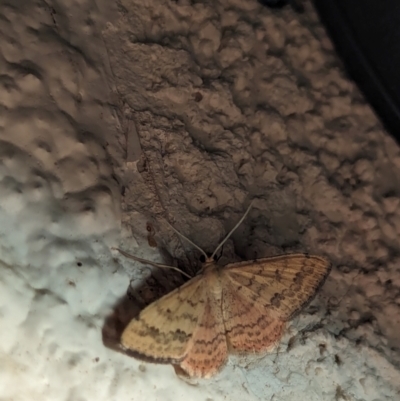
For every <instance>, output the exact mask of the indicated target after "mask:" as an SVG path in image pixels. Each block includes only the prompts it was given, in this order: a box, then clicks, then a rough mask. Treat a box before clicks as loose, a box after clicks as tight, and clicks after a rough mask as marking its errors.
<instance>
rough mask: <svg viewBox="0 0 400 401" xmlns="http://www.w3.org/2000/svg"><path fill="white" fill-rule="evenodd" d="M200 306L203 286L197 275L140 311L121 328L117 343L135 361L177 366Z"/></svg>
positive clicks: (183, 355)
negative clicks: (122, 329) (122, 330)
mask: <svg viewBox="0 0 400 401" xmlns="http://www.w3.org/2000/svg"><path fill="white" fill-rule="evenodd" d="M204 307H205V287H204V282H203V280H202V276H201V275H200V276H196V277H194V278H192V279H191V280H189V281H188V282H187V283H185V284H184V285H183V286H181V287H179V288H177V289H176V290H174V291H172V292H170V293H169V294H167V295H165V296H164V297H162V298H160V299H159V300H157V301H155V302H153V303H152V304H150V305H149V306H147V307H146V308H145V309H143V310H142V312H141V313H140V314H139V316H138V317H137V318H135V319H132V320H131V322H130V323H129V324H128V326H127V327H126V328H125V330H124V332H123V333H122V336H121V344H122V346H123V347H124V348H126V349H127V350H128V353H129V354H131V355H132V356H134V357H136V358H138V359H142V360H145V361H148V362H156V363H180V361H181V360H182V359H183V358H184V357H185V356H186V354H187V347H188V344H189V342H190V340H191V338H192V336H193V333H194V331H195V329H196V327H197V325H198V323H199V320H200V319H201V318H202V317H203V314H204Z"/></svg>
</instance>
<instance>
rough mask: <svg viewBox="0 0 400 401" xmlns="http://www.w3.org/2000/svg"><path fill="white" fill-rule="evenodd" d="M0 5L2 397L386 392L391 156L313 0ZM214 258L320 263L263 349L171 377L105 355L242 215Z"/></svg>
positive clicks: (395, 315)
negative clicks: (208, 369)
mask: <svg viewBox="0 0 400 401" xmlns="http://www.w3.org/2000/svg"><path fill="white" fill-rule="evenodd" d="M304 4H305V12H304V13H303V14H296V13H295V12H294V11H293V10H292V9H291V8H290V7H287V8H284V9H282V10H270V9H268V8H265V7H262V6H261V5H260V4H259V3H258V2H257V1H254V0H249V1H239V0H218V1H213V2H192V1H185V0H181V1H156V0H148V1H138V0H117V1H115V2H108V1H106V0H96V1H95V0H68V1H46V2H45V1H41V0H33V1H30V2H24V1H11V0H5V1H3V2H1V4H0V35H1V39H0V41H1V42H0V44H1V45H0V86H1V91H0V324H1V330H0V400H7V401H8V400H16V401H25V400H60V401H61V400H62V401H64V400H68V401H70V400H71V401H72V400H74V401H75V400H79V401H81V400H99V401H101V400H120V401H123V400H134V401H136V400H137V401H141V400H149V401H150V400H151V401H153V400H166V401H169V400H174V401H177V400H178V401H179V400H185V401H186V400H207V401H217V400H235V401H236V400H249V401H252V400H273V401H278V400H279V401H281V400H283V401H286V400H287V401H292V400H302V399H307V400H310V401H312V400H346V401H348V400H357V401H358V400H360V401H361V400H367V401H378V400H379V401H380V400H396V399H399V397H400V384H399V383H400V341H399V334H398V333H399V332H400V274H399V273H400V256H399V255H400V253H399V250H400V239H399V238H400V235H399V234H400V204H399V203H400V199H399V195H400V151H399V146H398V145H397V144H396V142H395V141H394V140H393V139H392V137H391V136H390V135H389V134H388V133H387V132H385V130H384V129H383V127H382V125H381V123H380V122H379V120H378V119H377V117H376V116H375V115H374V113H373V111H372V110H371V108H370V106H369V105H368V104H367V103H366V101H365V99H364V98H363V96H362V95H361V93H360V91H359V90H358V89H357V87H356V86H355V84H354V83H353V82H352V81H351V80H350V79H349V78H348V76H347V74H346V72H345V71H344V69H343V66H342V64H341V62H340V60H339V59H338V57H337V55H336V53H335V50H334V48H333V46H332V44H331V42H330V40H329V39H328V37H327V35H326V33H325V31H324V29H323V27H322V26H321V24H320V22H319V19H318V16H317V14H316V13H315V10H314V9H313V8H312V5H311V3H309V2H307V1H306V2H305V3H304ZM252 199H255V202H254V206H253V208H252V210H251V211H250V213H249V215H248V217H247V219H246V220H245V221H244V222H243V224H242V225H241V226H240V227H239V228H238V229H237V230H236V231H235V233H234V234H233V235H232V237H231V239H230V240H229V241H228V242H227V244H226V245H225V246H224V250H223V256H222V258H221V263H227V262H232V261H239V260H246V259H252V258H259V257H266V256H271V255H276V254H281V253H285V252H310V253H314V254H318V255H323V256H325V257H327V258H329V259H330V260H331V261H332V264H333V270H332V272H331V274H330V276H329V277H328V279H327V281H326V283H325V284H324V286H323V287H322V289H321V290H320V292H319V293H318V294H317V296H316V298H315V300H314V301H313V302H312V303H311V305H310V306H308V307H307V308H306V309H305V310H304V311H303V313H301V314H300V315H299V316H298V317H297V318H295V319H294V321H293V322H291V324H290V325H289V327H288V329H287V332H286V334H285V335H284V337H283V339H282V342H281V344H280V345H279V346H278V347H277V348H276V349H275V350H274V351H273V352H272V353H270V354H268V355H264V356H252V355H250V356H242V357H232V358H230V360H229V362H228V364H227V365H226V367H225V368H224V369H223V370H222V371H221V373H220V374H219V375H217V376H216V377H215V378H213V379H210V380H204V381H203V380H199V381H198V382H196V383H194V384H195V385H193V383H191V384H188V383H187V382H186V381H183V380H181V379H179V378H178V377H177V376H176V375H175V373H174V370H173V368H172V367H171V366H168V365H165V366H163V365H151V364H146V363H144V362H140V361H137V360H135V359H133V358H130V357H128V356H126V355H124V354H123V352H121V350H120V348H119V346H118V339H119V335H120V333H121V330H122V328H123V327H124V325H126V323H127V322H128V320H129V319H130V318H131V317H132V316H134V315H135V314H136V313H137V312H138V311H139V310H140V309H141V308H142V307H143V306H144V305H145V304H146V303H149V302H151V301H152V300H154V299H156V298H157V297H159V296H161V295H162V294H163V293H165V292H167V291H169V290H171V289H173V288H175V287H176V286H178V285H180V284H181V283H182V281H183V279H182V276H181V275H179V273H174V272H172V271H162V270H159V269H156V268H151V269H149V268H148V267H145V266H143V265H140V264H138V263H136V262H134V261H132V260H128V259H124V258H123V257H122V256H121V255H119V254H118V253H117V252H116V251H113V250H112V249H111V248H112V247H115V246H119V247H121V248H123V249H125V250H127V251H129V252H131V253H132V254H135V255H137V256H140V257H143V258H146V259H150V260H152V261H158V262H162V263H167V264H174V265H175V266H179V267H180V268H181V269H183V270H185V271H186V272H188V273H189V274H195V272H196V269H198V266H199V263H198V259H199V252H198V251H196V249H193V248H192V247H191V246H190V245H189V244H187V243H185V242H184V241H183V240H182V239H181V238H179V237H177V236H176V234H175V233H174V232H173V231H172V230H171V228H170V227H169V226H168V225H167V223H166V222H167V221H168V222H169V223H171V224H173V226H174V227H176V228H177V229H178V230H179V231H181V232H182V233H183V234H185V235H186V236H187V237H189V238H190V239H191V240H192V241H193V242H195V243H196V244H197V245H199V246H200V247H202V248H203V249H205V250H206V251H207V252H212V251H213V250H214V248H215V247H216V246H217V245H218V242H219V241H220V240H221V239H222V238H223V236H224V235H225V234H226V233H227V232H228V231H229V230H230V229H231V228H232V227H233V226H234V225H235V223H236V222H237V221H238V219H239V218H240V217H241V216H242V214H243V213H244V211H245V209H246V207H247V205H248V204H249V202H250V200H252Z"/></svg>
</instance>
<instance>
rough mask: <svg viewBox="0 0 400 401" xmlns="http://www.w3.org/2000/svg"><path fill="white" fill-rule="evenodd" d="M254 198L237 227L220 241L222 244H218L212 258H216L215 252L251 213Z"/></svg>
mask: <svg viewBox="0 0 400 401" xmlns="http://www.w3.org/2000/svg"><path fill="white" fill-rule="evenodd" d="M253 203H254V199H253V200H252V201H251V203H250V205H249V207H248V208H247V210H246V212H245V214H244V215H243V216H242V218H241V219H240V220H239V221H238V222H237V223H236V225H235V227H233V228H232V230H231V231H229V233H228V235H227V236H226V237H225V238H224V239H223V240H222V242H220V244H219V245H218V246H217V248H216V249H215V251H214V252H213V253H212V255H211V256H210V259H214V256H215V254H216V253H217V252H218V250H219V249H220V248H221V246H222V245H224V244H225V242H226V241H228V239H229V237H230V236H231V235H232V234H233V232H234V231H235V230H236V229H237V228H238V227H239V226H240V225H241V224H242V223H243V220H244V219H245V218H246V216H247V215H248V214H249V212H250V209H251V207H252V206H253Z"/></svg>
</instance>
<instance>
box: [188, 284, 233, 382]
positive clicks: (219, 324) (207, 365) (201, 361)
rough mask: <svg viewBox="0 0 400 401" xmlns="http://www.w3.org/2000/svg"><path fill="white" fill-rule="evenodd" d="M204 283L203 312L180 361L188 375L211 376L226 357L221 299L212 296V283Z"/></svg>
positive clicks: (226, 348)
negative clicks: (184, 355) (185, 352)
mask: <svg viewBox="0 0 400 401" xmlns="http://www.w3.org/2000/svg"><path fill="white" fill-rule="evenodd" d="M206 285H207V296H206V298H205V304H204V314H203V316H202V319H201V320H199V324H198V326H197V328H196V330H195V331H194V333H193V336H192V338H191V340H190V345H189V347H188V352H187V355H186V357H185V358H184V359H183V360H182V362H181V363H180V367H181V368H182V369H183V370H184V371H185V372H186V373H187V374H188V375H189V376H190V377H205V378H209V377H211V376H213V375H214V374H215V373H217V372H218V371H219V370H220V369H221V367H222V366H223V365H224V363H225V362H226V359H227V357H228V347H227V343H226V335H225V327H224V322H223V318H222V311H221V301H220V299H219V301H218V299H217V298H216V297H215V296H214V294H213V288H212V283H210V282H207V283H206Z"/></svg>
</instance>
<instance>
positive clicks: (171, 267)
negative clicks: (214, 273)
mask: <svg viewBox="0 0 400 401" xmlns="http://www.w3.org/2000/svg"><path fill="white" fill-rule="evenodd" d="M111 249H114V250H116V251H118V252H119V253H121V254H122V255H124V256H125V257H127V258H129V259H133V260H136V261H137V262H140V263H143V264H147V265H150V266H154V267H159V268H161V269H172V270H175V271H177V272H179V273H181V274H183V275H184V276H186V277H187V278H192V277H191V276H189V274H187V273H185V272H184V271H182V270H181V269H178V268H177V267H175V266H168V265H164V264H162V263H157V262H151V261H150V260H146V259H142V258H139V257H137V256H134V255H131V254H130V253H128V252H125V251H123V250H122V249H119V248H114V247H113V248H111Z"/></svg>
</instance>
